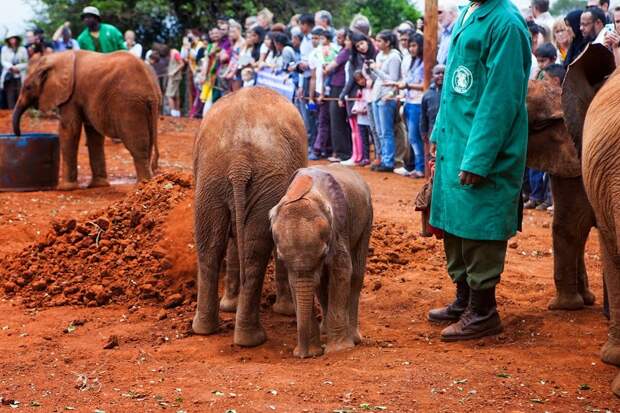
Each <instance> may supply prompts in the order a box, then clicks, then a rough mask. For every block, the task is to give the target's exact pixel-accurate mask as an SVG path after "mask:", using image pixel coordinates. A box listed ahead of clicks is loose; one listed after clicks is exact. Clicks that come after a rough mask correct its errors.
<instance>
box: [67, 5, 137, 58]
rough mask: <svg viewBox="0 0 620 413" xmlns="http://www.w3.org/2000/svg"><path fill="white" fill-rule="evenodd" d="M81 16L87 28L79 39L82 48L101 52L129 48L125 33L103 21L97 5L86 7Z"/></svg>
mask: <svg viewBox="0 0 620 413" xmlns="http://www.w3.org/2000/svg"><path fill="white" fill-rule="evenodd" d="M81 17H82V21H83V22H84V24H85V25H86V28H85V29H84V31H83V32H82V33H81V34H80V36H79V37H78V39H77V40H78V43H79V45H80V49H82V50H91V51H93V52H100V53H112V52H116V51H117V50H127V47H125V39H123V34H122V33H121V32H120V31H119V30H118V29H117V28H116V27H114V26H112V25H111V24H105V23H101V14H100V13H99V10H98V9H97V8H96V7H92V6H89V7H85V8H84V10H83V11H82V16H81Z"/></svg>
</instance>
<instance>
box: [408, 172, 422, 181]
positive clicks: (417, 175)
mask: <svg viewBox="0 0 620 413" xmlns="http://www.w3.org/2000/svg"><path fill="white" fill-rule="evenodd" d="M409 177H410V178H414V179H422V178H424V177H425V176H424V172H420V171H413V172H411V173H409Z"/></svg>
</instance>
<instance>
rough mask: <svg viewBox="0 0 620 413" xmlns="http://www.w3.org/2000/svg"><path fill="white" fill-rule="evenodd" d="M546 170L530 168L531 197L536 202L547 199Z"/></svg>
mask: <svg viewBox="0 0 620 413" xmlns="http://www.w3.org/2000/svg"><path fill="white" fill-rule="evenodd" d="M544 175H545V173H544V172H541V171H537V170H535V169H531V168H528V181H529V183H530V199H531V200H533V201H536V202H542V201H544V200H545V189H546V188H545V179H544Z"/></svg>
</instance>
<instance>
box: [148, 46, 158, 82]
mask: <svg viewBox="0 0 620 413" xmlns="http://www.w3.org/2000/svg"><path fill="white" fill-rule="evenodd" d="M158 62H159V52H158V51H157V50H152V51H151V53H149V57H148V58H147V59H146V66H147V67H148V68H149V71H150V72H151V74H152V75H153V78H154V79H155V82H159V80H158V79H157V71H156V70H155V67H156V66H157V63H158Z"/></svg>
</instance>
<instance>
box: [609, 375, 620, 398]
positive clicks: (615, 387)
mask: <svg viewBox="0 0 620 413" xmlns="http://www.w3.org/2000/svg"><path fill="white" fill-rule="evenodd" d="M611 391H613V392H614V394H615V395H616V397H620V373H618V374H617V375H616V378H615V379H614V381H612V382H611Z"/></svg>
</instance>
